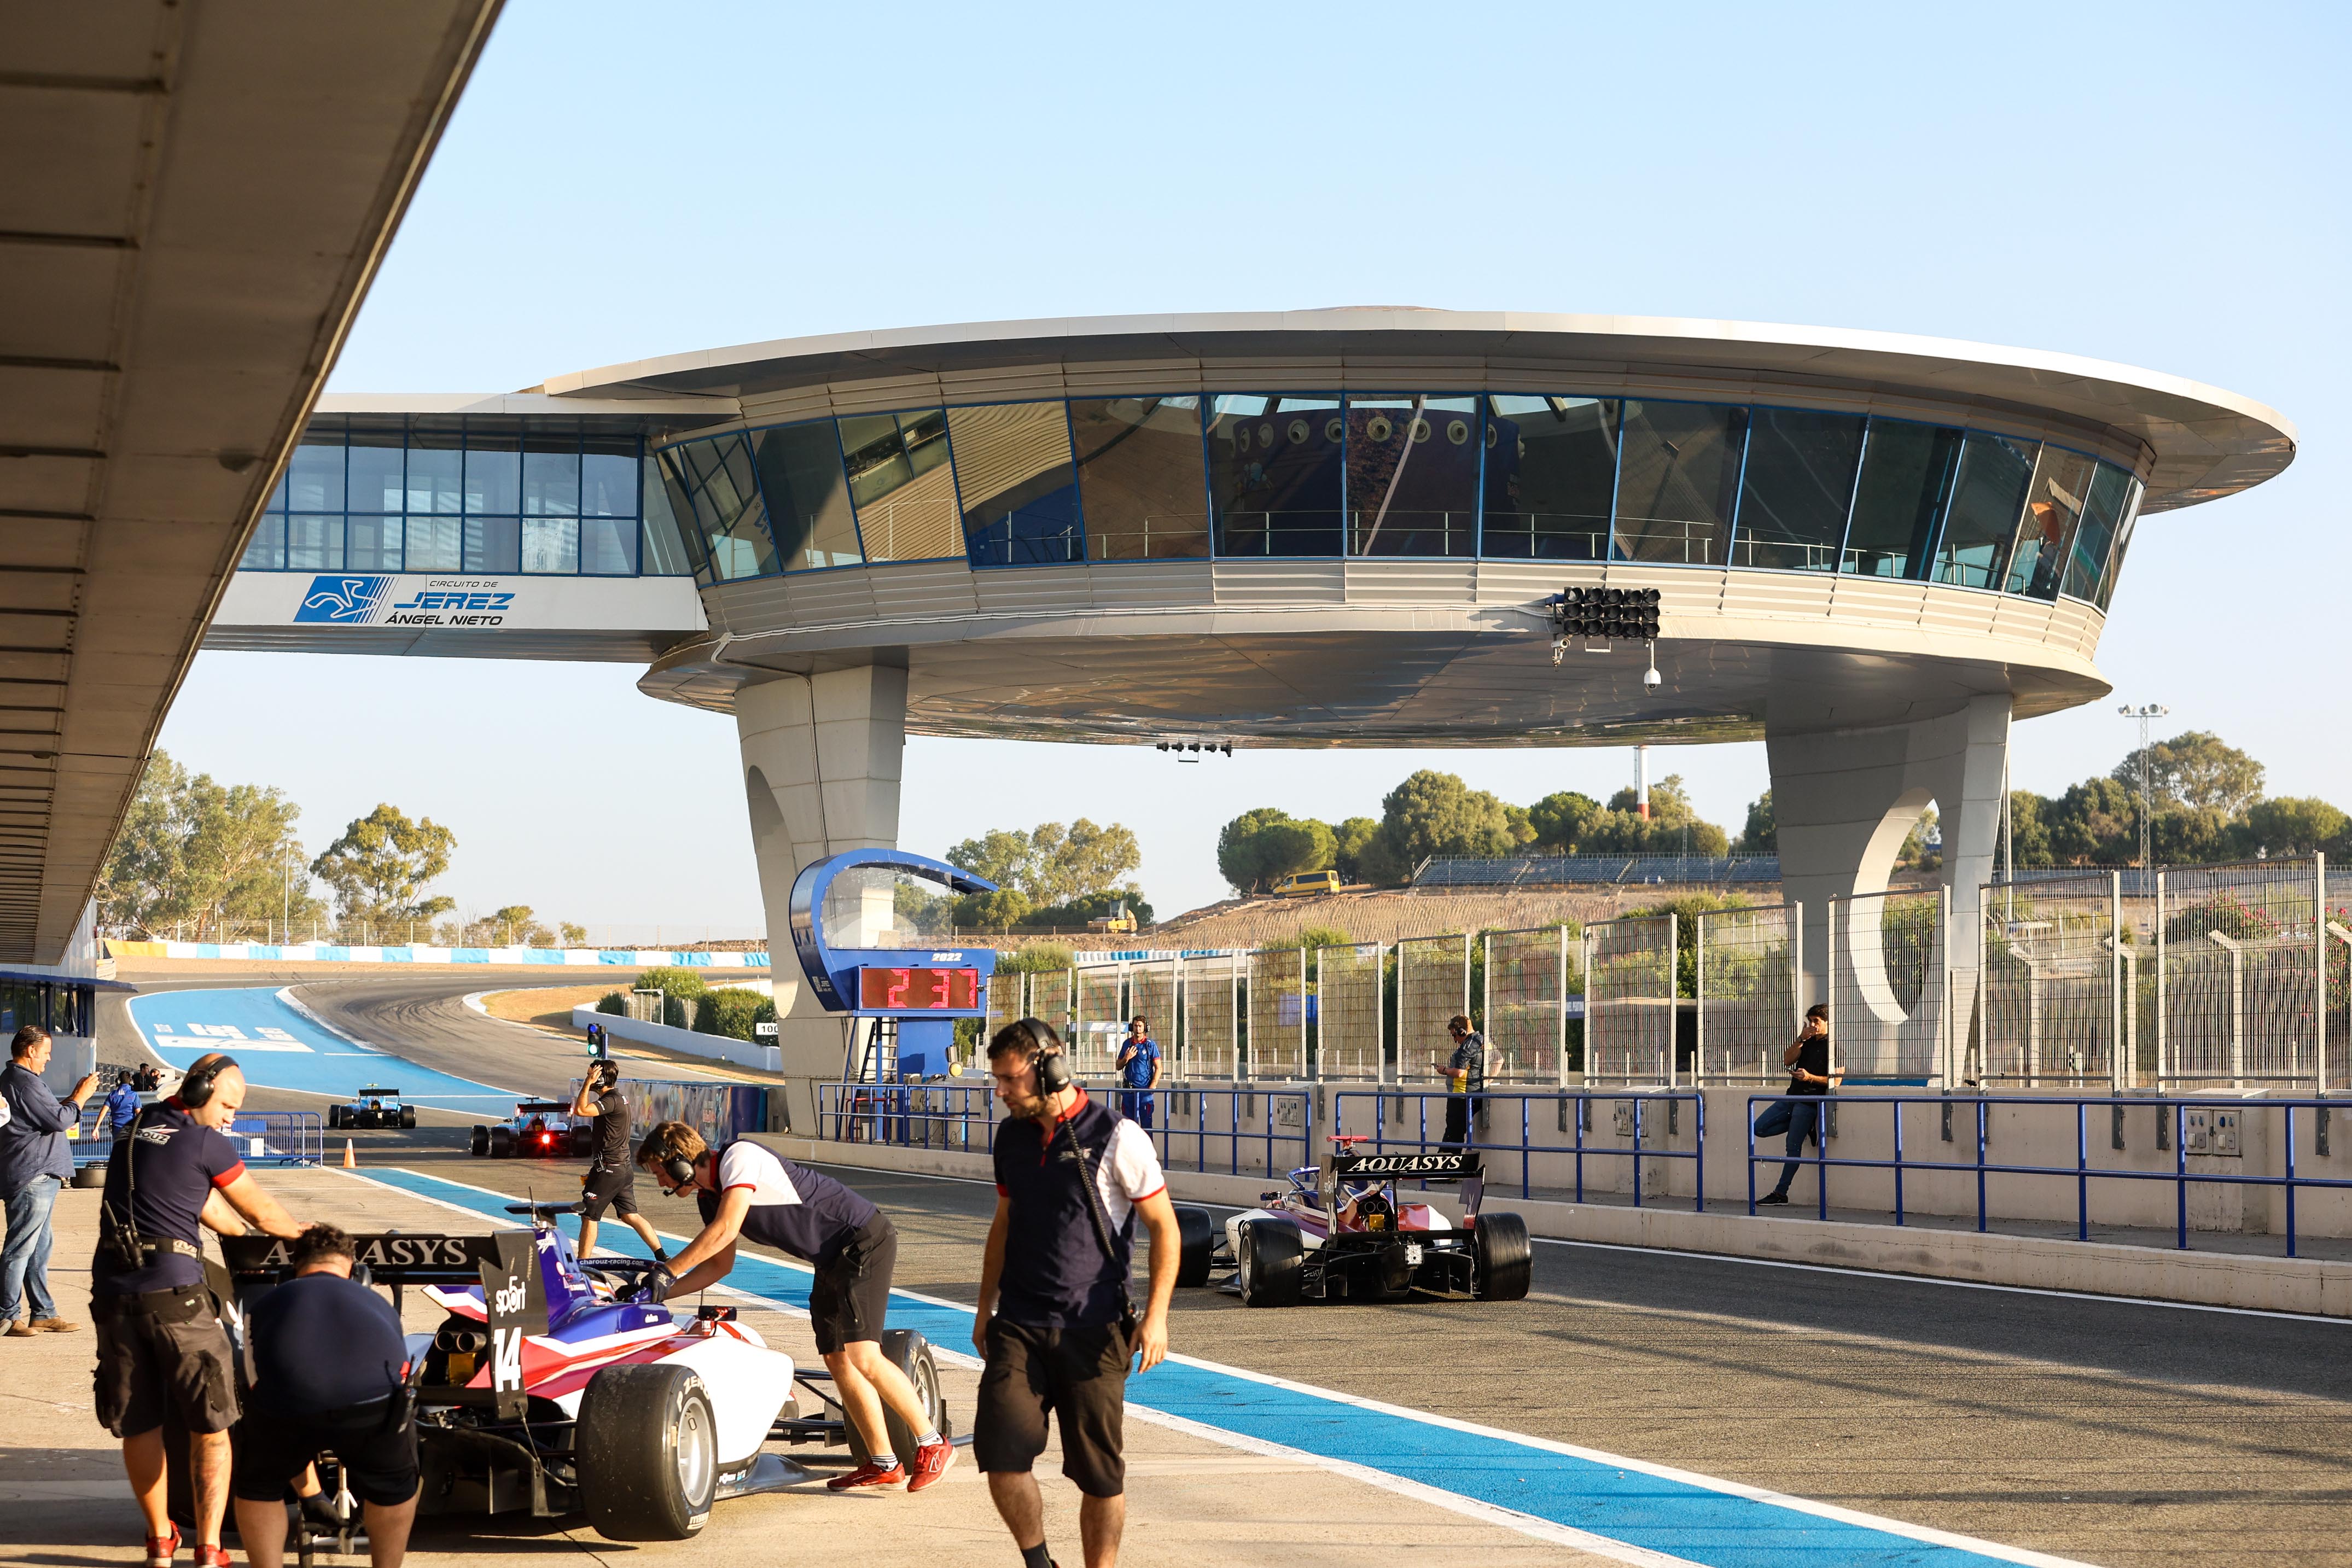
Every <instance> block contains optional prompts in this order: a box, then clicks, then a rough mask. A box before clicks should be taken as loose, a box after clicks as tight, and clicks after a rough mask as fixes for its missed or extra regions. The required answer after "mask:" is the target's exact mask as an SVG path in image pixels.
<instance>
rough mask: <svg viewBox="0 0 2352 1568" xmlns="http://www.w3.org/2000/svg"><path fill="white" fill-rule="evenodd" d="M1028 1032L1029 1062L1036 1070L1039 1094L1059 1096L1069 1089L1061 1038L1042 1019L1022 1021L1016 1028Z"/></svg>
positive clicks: (1066, 1060) (1066, 1062) (1065, 1058)
mask: <svg viewBox="0 0 2352 1568" xmlns="http://www.w3.org/2000/svg"><path fill="white" fill-rule="evenodd" d="M1016 1027H1018V1028H1020V1029H1024V1030H1028V1031H1029V1046H1030V1050H1029V1061H1030V1065H1032V1066H1033V1067H1034V1068H1036V1070H1037V1088H1038V1090H1039V1092H1042V1093H1046V1094H1059V1093H1060V1092H1062V1091H1063V1090H1065V1089H1067V1088H1068V1087H1070V1084H1071V1082H1072V1080H1071V1078H1070V1059H1069V1057H1068V1056H1066V1054H1064V1052H1063V1051H1062V1037H1061V1036H1060V1035H1058V1034H1055V1032H1054V1026H1053V1025H1052V1024H1049V1023H1047V1022H1046V1021H1045V1019H1022V1020H1021V1022H1020V1023H1019V1024H1018V1025H1017V1026H1016Z"/></svg>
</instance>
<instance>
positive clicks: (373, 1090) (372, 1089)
mask: <svg viewBox="0 0 2352 1568" xmlns="http://www.w3.org/2000/svg"><path fill="white" fill-rule="evenodd" d="M360 1092H361V1093H362V1094H389V1095H391V1096H392V1097H393V1098H394V1099H395V1100H397V1099H399V1098H400V1091H399V1090H397V1089H383V1088H379V1087H378V1086H377V1085H375V1084H373V1083H371V1084H369V1085H368V1086H367V1087H366V1088H364V1089H362V1090H361V1091H360Z"/></svg>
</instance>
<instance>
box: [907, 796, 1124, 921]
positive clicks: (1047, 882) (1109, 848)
mask: <svg viewBox="0 0 2352 1568" xmlns="http://www.w3.org/2000/svg"><path fill="white" fill-rule="evenodd" d="M947 861H948V863H949V864H950V865H951V866H955V867H957V868H958V869H960V870H962V871H968V872H970V873H971V874H972V875H974V876H977V877H982V878H985V879H986V880H988V881H990V882H992V883H996V891H995V892H994V893H975V894H968V895H966V896H964V897H962V898H959V899H956V900H954V901H953V904H952V905H951V906H950V914H951V917H952V919H953V920H954V922H955V924H956V925H958V926H959V927H961V928H963V929H965V930H984V929H991V928H992V929H995V930H999V931H1002V930H1004V929H1006V928H1008V927H1010V926H1013V925H1085V924H1086V923H1087V921H1089V920H1098V919H1101V918H1103V917H1105V916H1107V915H1111V914H1113V913H1115V912H1116V911H1117V910H1118V907H1119V906H1120V905H1121V904H1124V905H1126V907H1127V909H1128V912H1129V914H1131V915H1134V916H1135V918H1136V920H1137V922H1138V923H1139V924H1149V923H1150V919H1151V905H1150V904H1147V903H1145V902H1144V898H1143V889H1142V887H1141V886H1140V885H1139V884H1138V883H1137V882H1136V880H1135V877H1136V873H1138V872H1139V870H1141V869H1142V865H1143V852H1142V850H1141V849H1140V848H1139V847H1138V845H1137V844H1136V841H1135V834H1134V832H1133V831H1130V830H1129V829H1128V828H1126V827H1123V826H1121V825H1120V824H1119V823H1118V822H1113V823H1111V824H1110V825H1109V826H1108V827H1107V828H1104V827H1097V826H1096V825H1095V824H1094V823H1093V822H1091V821H1087V819H1086V818H1084V817H1080V818H1079V819H1078V820H1077V821H1075V822H1072V823H1069V824H1068V825H1067V826H1065V825H1064V824H1062V823H1060V822H1041V823H1039V824H1038V825H1037V826H1036V827H1034V828H1032V829H1029V830H1028V831H1022V830H1021V829H1018V828H1010V829H1008V828H998V829H993V830H992V831H988V832H986V833H983V834H982V835H981V836H980V837H979V838H976V839H966V840H964V841H962V842H961V843H960V844H957V845H956V846H955V847H954V848H953V849H951V850H950V851H948V852H947ZM902 902H903V900H902ZM901 913H902V914H909V915H912V914H916V913H917V912H914V911H908V910H905V909H902V910H901ZM917 925H918V929H923V928H925V927H924V926H923V925H922V924H921V922H920V920H918V922H917Z"/></svg>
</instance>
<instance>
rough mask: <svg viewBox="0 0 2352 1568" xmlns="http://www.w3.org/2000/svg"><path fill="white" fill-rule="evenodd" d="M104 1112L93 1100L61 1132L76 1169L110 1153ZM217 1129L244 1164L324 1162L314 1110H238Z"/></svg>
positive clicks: (320, 1123)
mask: <svg viewBox="0 0 2352 1568" xmlns="http://www.w3.org/2000/svg"><path fill="white" fill-rule="evenodd" d="M105 1113H106V1106H105V1104H104V1103H103V1102H100V1101H92V1102H91V1103H89V1105H87V1106H86V1107H84V1108H83V1111H82V1113H81V1119H80V1120H79V1122H78V1123H77V1124H75V1126H74V1127H73V1128H72V1129H71V1130H70V1131H69V1132H68V1134H66V1140H67V1142H68V1143H69V1144H70V1145H73V1146H72V1151H71V1152H72V1155H73V1162H74V1164H75V1165H76V1166H93V1165H98V1166H102V1165H104V1164H105V1163H106V1162H107V1158H108V1156H110V1155H112V1154H113V1153H114V1140H113V1139H112V1138H110V1137H109V1136H107V1135H106V1134H105V1133H103V1132H102V1131H100V1126H101V1124H102V1123H103V1122H104V1120H105ZM221 1131H222V1132H223V1134H226V1136H227V1138H228V1141H229V1142H230V1143H232V1144H234V1145H236V1152H237V1155H238V1157H239V1158H241V1159H243V1160H244V1161H245V1162H246V1163H247V1165H259V1164H263V1163H265V1162H267V1163H269V1164H273V1165H281V1166H315V1165H317V1164H319V1163H320V1161H321V1160H323V1159H325V1158H326V1151H327V1128H326V1121H325V1119H324V1118H323V1117H322V1116H321V1115H320V1113H318V1112H316V1111H247V1112H243V1113H239V1114H238V1115H237V1116H236V1118H235V1119H234V1120H232V1121H231V1122H230V1123H229V1124H228V1125H227V1126H226V1127H224V1128H222V1129H221ZM142 1164H143V1162H142Z"/></svg>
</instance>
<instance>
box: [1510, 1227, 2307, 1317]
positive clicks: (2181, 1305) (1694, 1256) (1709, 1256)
mask: <svg viewBox="0 0 2352 1568" xmlns="http://www.w3.org/2000/svg"><path fill="white" fill-rule="evenodd" d="M1894 1228H1895V1227H1893V1226H1889V1227H1888V1229H1890V1230H1891V1229H1894ZM1528 1239H1529V1240H1532V1241H1539V1242H1541V1243H1543V1244H1544V1245H1545V1246H1547V1247H1587V1248H1591V1249H1592V1250H1593V1251H1596V1252H1633V1253H1639V1254H1641V1255H1642V1256H1643V1257H1648V1258H1688V1259H1691V1260H1695V1261H1696V1262H1701V1263H1738V1264H1742V1265H1744V1266H1746V1267H1748V1268H1751V1269H1793V1270H1797V1271H1798V1272H1799V1273H1804V1274H1842V1275H1843V1276H1845V1277H1846V1278H1848V1279H1864V1280H1892V1281H1895V1282H1896V1283H1898V1284H1905V1285H1944V1286H1948V1287H1949V1288H1951V1289H1953V1290H1958V1291H1996V1292H1998V1293H2000V1294H2002V1295H2010V1296H2051V1297H2054V1298H2056V1299H2058V1300H2060V1301H2105V1302H2108V1303H2111V1304H2112V1305H2115V1306H2121V1307H2165V1308H2169V1309H2170V1310H2171V1311H2174V1312H2222V1313H2226V1314H2228V1315H2229V1316H2231V1317H2240V1318H2281V1319H2284V1320H2285V1321H2286V1322H2291V1323H2331V1324H2334V1325H2336V1326H2337V1327H2342V1326H2344V1325H2346V1324H2347V1323H2352V1319H2347V1318H2333V1317H2328V1316H2326V1314H2324V1313H2320V1312H2272V1311H2270V1310H2268V1309H2266V1308H2263V1307H2219V1306H2214V1305H2211V1304H2210V1303H2208V1302H2205V1301H2161V1300H2159V1299H2158V1298H2157V1297H2154V1296H2103V1295H2100V1294H2099V1293H2098V1292H2096V1291H2053V1290H2051V1289H2049V1288H2047V1287H2046V1286H2041V1285H1998V1284H1993V1283H1991V1282H1990V1281H1984V1280H1948V1279H1945V1278H1944V1277H1942V1276H1941V1275H1937V1274H1896V1273H1892V1272H1890V1271H1888V1270H1885V1269H1844V1268H1840V1267H1839V1266H1838V1265H1836V1264H1834V1263H1792V1262H1790V1261H1789V1260H1786V1259H1780V1258H1738V1257H1734V1256H1732V1255H1731V1254H1729V1253H1725V1252H1689V1251H1684V1250H1682V1249H1678V1248H1672V1247H1629V1246H1627V1245H1625V1244H1624V1243H1623V1242H1622V1241H1570V1240H1568V1239H1564V1238H1561V1237H1557V1236H1535V1237H1530V1238H1528ZM2200 1256H2203V1257H2228V1256H2229V1254H2228V1253H2203V1254H2200Z"/></svg>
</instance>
